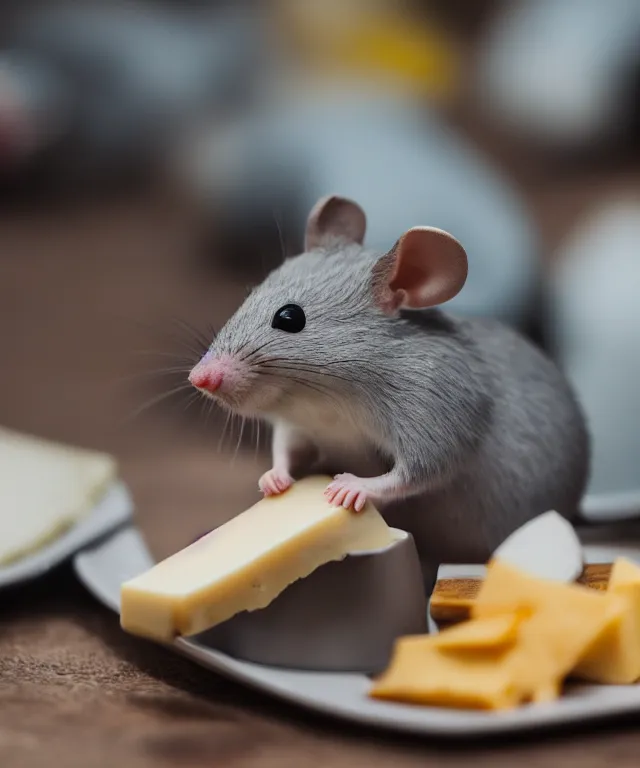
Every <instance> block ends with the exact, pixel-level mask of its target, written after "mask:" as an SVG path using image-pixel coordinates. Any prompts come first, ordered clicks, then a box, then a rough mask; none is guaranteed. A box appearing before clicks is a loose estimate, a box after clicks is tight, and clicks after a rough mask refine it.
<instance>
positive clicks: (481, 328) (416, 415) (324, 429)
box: [212, 244, 589, 562]
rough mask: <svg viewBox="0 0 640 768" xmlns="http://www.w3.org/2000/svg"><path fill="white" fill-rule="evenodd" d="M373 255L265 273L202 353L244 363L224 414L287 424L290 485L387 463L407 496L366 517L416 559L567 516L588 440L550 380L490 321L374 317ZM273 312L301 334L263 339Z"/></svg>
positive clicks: (565, 394)
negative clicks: (542, 517)
mask: <svg viewBox="0 0 640 768" xmlns="http://www.w3.org/2000/svg"><path fill="white" fill-rule="evenodd" d="M377 258H378V257H377V256H376V254H373V253H371V252H369V251H367V250H365V249H363V248H361V247H360V246H359V245H355V244H353V245H347V246H345V245H342V246H339V245H336V246H335V247H332V248H329V249H327V250H324V251H322V250H318V251H314V252H310V253H305V254H302V255H301V256H297V257H295V258H293V259H290V260H287V261H286V262H285V263H284V264H283V265H282V266H281V267H280V268H279V269H277V270H275V271H274V272H272V273H271V274H270V275H269V276H268V277H267V279H266V280H265V281H264V282H263V283H262V284H261V285H260V286H258V287H257V288H256V289H255V290H254V291H253V292H252V293H251V294H250V295H249V297H248V298H247V300H246V302H245V303H244V304H243V306H242V307H240V309H239V310H238V311H237V312H236V314H235V315H234V316H233V317H232V318H231V319H230V320H229V321H228V323H227V324H226V325H225V327H224V328H223V329H222V331H221V332H220V334H219V336H218V338H217V339H216V341H215V342H214V344H213V345H212V352H213V353H215V354H220V353H227V354H230V355H233V356H237V357H238V358H239V359H243V364H244V365H250V366H251V367H250V368H249V370H248V371H247V375H246V377H244V380H245V381H246V383H245V385H244V388H243V389H242V391H238V392H237V395H236V396H234V400H233V401H231V400H229V401H227V405H228V406H229V407H231V408H232V409H234V410H236V411H238V412H240V413H244V414H246V415H250V416H258V417H260V418H264V419H266V420H268V421H269V422H271V423H272V424H275V425H276V427H277V425H282V424H285V425H288V426H289V428H291V427H293V428H295V429H296V433H297V434H298V436H299V441H298V442H299V445H297V446H296V455H297V458H298V459H299V466H297V467H295V476H298V477H299V476H301V475H305V474H311V473H316V472H328V473H331V474H335V473H337V472H351V473H353V474H356V475H359V476H367V477H370V476H376V475H379V474H383V473H385V472H387V471H388V470H390V469H391V468H392V467H393V466H395V467H396V468H398V469H399V470H400V476H401V477H402V479H403V483H406V486H407V490H403V489H402V488H400V487H399V488H398V489H397V491H396V493H395V495H394V498H386V499H384V500H382V501H381V502H377V503H378V506H379V507H380V509H381V511H382V512H383V514H384V515H385V517H386V518H387V519H388V521H389V522H390V523H392V524H394V525H398V526H400V527H402V528H404V529H406V530H409V531H411V532H412V533H413V535H414V537H415V538H416V542H417V545H418V548H419V550H420V553H421V557H423V558H426V559H428V560H429V561H431V562H433V561H434V560H435V561H436V562H483V561H486V559H487V558H488V557H489V555H490V554H491V552H492V551H493V550H494V549H495V547H496V546H497V545H498V544H500V543H501V542H502V541H503V540H504V538H505V537H506V536H507V535H508V534H509V533H511V532H512V531H513V530H515V529H516V528H517V527H519V526H520V525H521V524H523V523H524V522H526V521H527V520H529V519H531V518H532V517H534V516H536V515H538V514H540V513H542V512H545V511H547V510H550V509H555V510H556V511H558V512H559V513H561V514H562V515H564V516H566V517H567V518H570V519H571V518H574V517H575V516H576V515H577V511H578V505H579V502H580V499H581V498H582V495H583V492H584V489H585V486H586V482H587V476H588V469H589V441H588V435H587V431H586V427H585V424H584V419H583V415H582V412H581V410H580V408H579V406H578V405H577V403H576V400H575V398H574V396H573V394H572V392H571V390H570V387H569V385H568V384H567V382H566V381H565V379H564V377H563V376H562V375H561V373H560V372H559V371H558V370H557V368H556V367H555V366H554V365H553V364H552V363H551V361H549V360H548V359H547V358H546V357H545V356H544V355H543V354H542V353H541V352H539V351H538V350H537V349H536V348H535V347H534V346H533V345H532V344H530V343H529V342H528V341H526V340H525V339H523V338H521V337H520V336H518V335H517V334H516V333H515V332H514V331H512V330H510V329H508V328H506V327H504V326H502V325H500V324H498V323H496V322H492V321H481V320H474V321H468V320H458V319H455V318H454V317H451V316H450V315H448V314H445V313H443V312H441V311H440V310H437V309H433V310H424V311H413V312H412V311H405V312H402V313H401V316H399V317H389V316H388V315H386V314H384V313H383V312H382V311H381V310H380V309H378V308H377V306H376V304H375V302H374V300H373V294H372V283H371V273H372V268H373V266H374V264H375V263H376V261H377ZM287 303H296V304H299V305H300V306H302V307H303V309H304V311H305V313H306V317H307V323H306V326H305V328H304V330H303V331H302V332H301V333H286V332H283V331H281V330H275V329H273V328H271V320H272V317H273V315H274V313H275V312H276V310H278V309H279V308H280V307H281V306H282V305H284V304H287ZM263 345H264V346H263ZM285 366H286V369H285ZM318 390H321V391H318ZM312 447H314V448H315V449H317V460H316V461H315V462H314V463H311V462H310V457H311V456H312V455H314V456H316V454H315V453H314V452H313V451H311V450H306V449H311V448H312ZM401 485H402V484H401Z"/></svg>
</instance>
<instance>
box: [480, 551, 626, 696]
mask: <svg viewBox="0 0 640 768" xmlns="http://www.w3.org/2000/svg"><path fill="white" fill-rule="evenodd" d="M622 611H623V606H622V605H621V604H619V603H617V604H615V605H614V604H612V602H611V600H610V598H609V597H608V596H607V595H606V594H605V593H602V592H597V591H595V590H591V589H588V588H587V587H583V586H582V585H579V584H563V583H561V582H557V581H551V580H547V579H539V578H536V577H533V576H529V575H528V574H525V573H523V572H522V571H519V570H518V569H517V568H514V567H513V566H511V565H508V564H507V563H504V562H501V561H500V560H493V561H492V562H491V563H490V564H489V566H488V568H487V576H486V578H485V580H484V582H483V584H482V587H481V589H480V592H479V594H478V597H477V599H476V601H475V603H474V605H473V608H472V614H473V616H474V618H488V617H490V616H496V615H500V614H504V613H513V612H519V613H522V612H526V613H528V614H529V618H528V619H526V621H523V622H522V625H521V627H520V629H519V632H518V642H517V645H516V647H515V648H514V651H513V653H512V654H511V655H510V658H509V661H508V665H509V667H510V669H511V673H512V676H513V679H514V680H517V682H518V684H519V686H520V687H522V688H523V689H524V690H528V691H530V695H531V698H532V700H533V701H547V700H550V699H553V698H555V697H556V696H557V692H558V691H559V689H560V685H561V683H562V681H563V680H564V679H565V678H566V677H567V675H569V674H570V673H571V672H572V670H573V669H574V668H575V666H576V664H577V663H578V661H579V660H580V659H581V658H582V657H583V655H584V653H585V651H586V649H587V648H588V647H589V646H590V645H591V643H592V642H594V640H595V638H597V637H598V635H599V634H600V633H601V632H602V631H603V630H604V629H605V627H606V626H607V625H608V624H609V622H610V621H611V620H612V616H614V615H620V614H621V613H622Z"/></svg>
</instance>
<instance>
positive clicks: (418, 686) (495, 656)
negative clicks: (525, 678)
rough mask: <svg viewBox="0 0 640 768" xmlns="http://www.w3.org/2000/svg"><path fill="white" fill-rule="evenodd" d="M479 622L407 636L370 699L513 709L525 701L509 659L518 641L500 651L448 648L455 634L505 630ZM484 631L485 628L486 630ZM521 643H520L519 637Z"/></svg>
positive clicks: (500, 646)
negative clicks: (448, 640) (436, 631)
mask: <svg viewBox="0 0 640 768" xmlns="http://www.w3.org/2000/svg"><path fill="white" fill-rule="evenodd" d="M485 621H492V620H483V619H479V620H478V621H477V622H476V621H468V622H465V623H464V624H460V625H459V626H458V627H455V628H451V629H446V630H444V631H443V632H441V633H440V634H439V635H423V636H419V635H416V636H413V637H403V638H400V639H399V640H397V641H396V643H395V646H394V650H393V654H392V658H391V662H390V664H389V666H388V668H387V670H386V671H385V672H384V673H383V674H382V675H381V676H380V677H378V679H377V680H375V681H374V684H373V686H372V688H371V689H370V691H369V695H370V696H371V697H372V698H374V699H386V700H391V701H403V702H406V703H408V704H428V705H431V706H437V707H438V706H439V707H458V708H464V709H511V708H513V707H516V706H518V704H520V702H521V701H522V700H523V699H524V698H525V691H523V690H522V688H521V687H520V686H519V685H518V682H517V680H515V679H514V677H513V674H512V670H511V669H510V667H509V665H508V663H506V662H507V660H508V658H509V656H510V651H511V649H512V648H513V642H511V643H508V642H507V643H505V642H499V643H498V644H497V645H495V646H488V645H485V646H483V647H475V648H474V647H462V646H460V645H459V644H458V643H455V644H452V646H451V647H449V648H447V647H446V643H443V642H442V641H443V640H444V638H447V637H448V636H449V634H451V635H453V633H454V632H456V630H457V632H456V634H457V639H458V640H460V639H461V636H463V635H464V634H468V635H469V636H470V639H471V642H472V643H474V642H475V640H474V638H475V637H477V634H478V633H480V634H485V633H486V631H487V629H490V632H489V634H492V633H493V632H494V629H497V630H498V634H499V635H501V634H502V633H503V631H504V627H499V626H496V627H494V628H489V627H488V626H487V624H485ZM481 624H482V625H483V626H480V625H481ZM513 640H515V638H513Z"/></svg>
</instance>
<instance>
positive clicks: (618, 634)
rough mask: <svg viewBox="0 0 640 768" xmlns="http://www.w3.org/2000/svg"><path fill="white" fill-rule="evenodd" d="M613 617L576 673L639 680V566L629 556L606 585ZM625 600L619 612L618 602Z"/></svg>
mask: <svg viewBox="0 0 640 768" xmlns="http://www.w3.org/2000/svg"><path fill="white" fill-rule="evenodd" d="M607 594H608V595H609V596H610V598H611V604H610V608H609V611H610V620H609V622H608V624H607V626H606V627H605V628H604V629H603V631H602V632H601V633H600V634H599V635H598V637H597V638H596V639H595V641H594V642H593V643H592V645H590V646H589V648H588V649H587V650H586V652H585V654H584V656H583V658H582V659H581V660H580V662H579V663H578V665H577V667H576V669H575V670H574V674H575V676H576V677H579V678H582V679H583V680H590V681H592V682H596V683H606V684H609V685H620V684H628V683H635V682H636V681H637V680H639V679H640V567H639V566H638V565H636V564H635V563H632V562H631V561H630V560H627V559H626V558H622V557H621V558H619V559H618V560H616V561H615V563H614V564H613V568H612V570H611V577H610V579H609V585H608V588H607ZM620 601H621V602H622V603H623V606H624V610H623V611H622V612H620V610H619V609H618V605H619V603H620Z"/></svg>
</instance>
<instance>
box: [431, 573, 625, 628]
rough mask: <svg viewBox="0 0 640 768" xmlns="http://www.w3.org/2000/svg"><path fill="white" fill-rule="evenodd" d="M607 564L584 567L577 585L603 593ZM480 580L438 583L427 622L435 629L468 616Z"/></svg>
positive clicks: (442, 580)
mask: <svg viewBox="0 0 640 768" xmlns="http://www.w3.org/2000/svg"><path fill="white" fill-rule="evenodd" d="M611 568H612V566H611V563H592V564H590V565H585V567H584V570H583V571H582V574H581V575H580V577H579V578H578V580H577V583H578V584H584V586H586V587H589V588H590V589H599V590H605V589H606V588H607V584H608V583H609V575H610V574H611ZM481 586H482V579H479V578H475V579H474V578H468V579H439V580H438V581H437V582H436V585H435V587H434V589H433V594H432V595H431V605H430V611H431V618H432V619H433V620H434V621H435V623H436V624H437V625H438V626H439V627H441V628H442V627H445V626H449V625H451V624H458V623H459V622H461V621H466V620H467V619H469V618H470V616H471V607H472V606H473V602H474V600H475V599H476V597H477V596H478V592H479V591H480V587H481Z"/></svg>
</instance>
